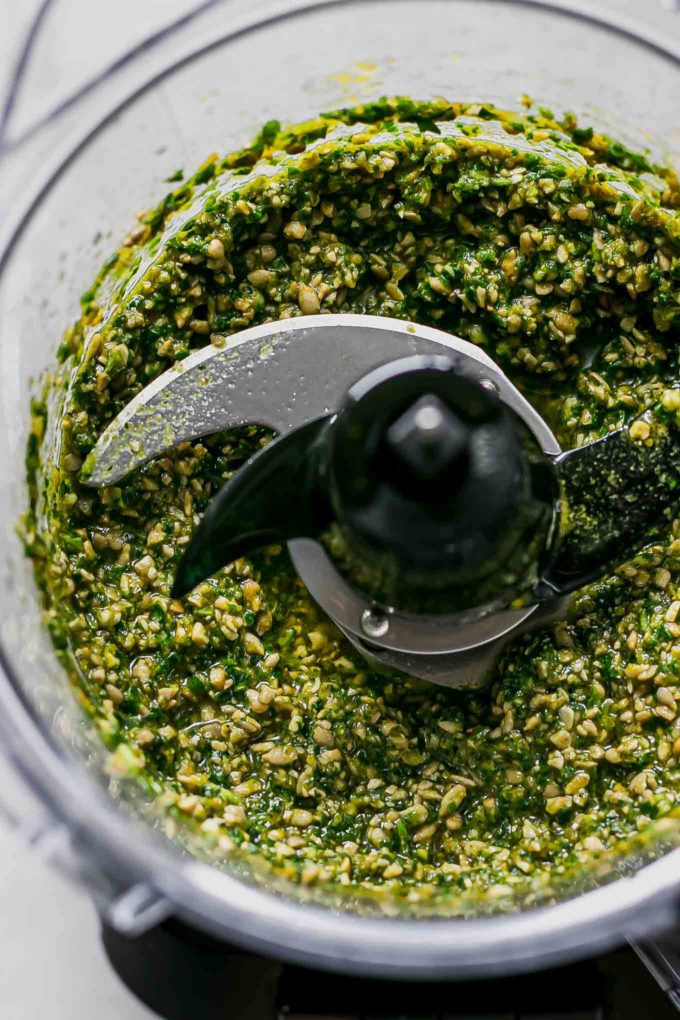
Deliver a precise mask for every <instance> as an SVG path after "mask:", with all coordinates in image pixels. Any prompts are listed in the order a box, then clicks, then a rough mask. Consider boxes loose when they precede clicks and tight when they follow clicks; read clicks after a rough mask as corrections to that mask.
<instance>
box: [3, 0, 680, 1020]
mask: <svg viewBox="0 0 680 1020" xmlns="http://www.w3.org/2000/svg"><path fill="white" fill-rule="evenodd" d="M254 2H257V0H254ZM597 2H598V3H599V4H600V5H601V6H603V7H607V8H609V9H613V10H618V11H620V12H622V13H624V14H625V15H627V16H629V17H635V16H638V17H644V20H645V22H646V23H647V24H649V22H650V21H651V22H654V23H656V24H657V25H658V27H659V28H662V29H663V30H664V31H668V32H674V33H680V14H677V15H673V14H671V13H670V12H669V11H668V10H664V9H663V4H662V3H661V2H660V0H597ZM673 2H674V0H667V3H666V7H667V8H670V7H672V5H673ZM592 3H593V4H594V3H595V0H592ZM678 3H679V4H680V0H678ZM37 6H38V3H37V0H23V2H15V3H13V4H10V2H9V0H0V7H2V11H1V12H0V95H2V93H3V92H4V86H5V82H6V79H7V76H8V68H9V67H10V66H11V64H12V62H13V55H15V53H16V47H17V46H18V44H19V40H21V38H22V36H23V33H24V32H25V30H26V27H27V24H28V23H29V21H30V16H31V13H32V11H33V10H34V9H35V8H36V7H37ZM57 6H58V7H59V8H60V15H62V12H63V17H64V18H66V19H67V21H68V24H69V26H70V30H71V33H72V35H71V37H72V38H73V39H74V40H75V42H74V44H73V45H70V46H69V47H68V66H67V67H64V66H63V65H61V66H60V60H62V59H63V54H64V52H65V50H64V49H63V48H60V47H58V46H56V45H55V46H53V51H52V53H51V56H50V55H49V53H48V54H47V55H46V54H45V50H44V49H41V65H42V66H41V72H42V74H38V75H37V76H36V79H35V80H34V82H33V83H32V88H30V89H28V90H27V92H28V93H29V94H28V95H27V97H26V99H25V101H24V104H23V108H22V111H21V112H22V115H25V116H26V117H27V119H28V118H29V117H30V113H31V112H32V111H39V110H40V108H41V103H42V101H43V100H44V98H45V96H46V94H47V91H48V90H50V91H51V87H52V82H53V75H54V72H55V70H56V71H59V72H60V73H61V77H62V79H63V80H64V81H66V84H67V85H68V84H71V83H77V82H78V80H79V79H80V78H81V77H84V76H85V75H86V74H87V73H88V71H91V70H93V69H94V68H95V66H96V65H95V64H94V63H93V59H96V60H97V61H99V62H101V63H105V62H108V60H109V59H111V58H113V57H115V56H117V55H118V54H119V53H121V52H122V51H123V50H124V49H125V47H126V45H128V44H129V42H131V41H132V38H131V33H136V34H137V36H138V38H141V37H142V36H144V35H146V34H147V33H148V32H150V31H151V30H153V28H154V27H156V26H157V25H160V24H161V23H163V21H164V20H166V21H167V20H169V19H170V18H172V17H173V16H175V15H177V14H179V13H181V12H182V11H184V10H186V9H188V8H190V7H191V6H192V0H116V3H115V4H106V3H102V2H101V0H57ZM74 26H77V32H76V33H75V35H73V32H72V30H73V27H74ZM88 43H90V44H91V45H88ZM43 45H48V46H49V41H48V42H47V44H43ZM93 53H94V54H95V56H94V57H93ZM48 58H49V59H48ZM46 66H47V68H48V71H49V72H50V73H49V74H48V75H47V77H46V76H45V73H44V71H45V67H46ZM0 767H2V763H1V762H0ZM11 782H12V779H11V777H10V778H9V779H8V778H7V777H3V784H4V785H9V784H11ZM0 916H1V917H2V923H1V924H0V1017H2V1020H149V1018H151V1017H153V1016H154V1015H155V1014H152V1013H151V1012H150V1011H149V1010H147V1009H145V1008H143V1007H142V1006H140V1005H139V1003H138V1002H137V1001H136V1000H135V999H134V998H133V997H132V996H131V995H130V994H129V993H128V992H127V990H126V989H125V988H124V987H123V985H122V984H121V983H120V982H119V981H118V979H117V977H116V976H115V975H114V973H113V972H112V970H111V968H110V967H109V966H108V964H107V962H106V959H105V957H104V952H103V950H102V948H101V945H100V941H99V936H98V922H97V917H96V913H95V910H94V908H93V906H92V904H91V903H90V901H89V899H88V897H87V896H86V895H85V893H83V892H82V891H81V890H79V889H77V888H75V887H73V886H72V885H70V884H69V883H68V882H67V881H66V880H65V879H63V878H62V877H61V876H60V875H58V874H56V873H55V872H54V871H53V870H51V869H50V868H48V867H47V866H46V865H45V864H44V863H43V862H42V861H41V860H39V859H38V858H37V856H35V855H34V854H32V853H31V852H30V851H28V850H27V849H26V847H25V846H24V844H23V843H22V842H21V841H20V840H19V839H18V837H17V836H16V835H15V834H14V833H12V832H10V831H8V830H6V829H5V828H4V827H2V826H0Z"/></svg>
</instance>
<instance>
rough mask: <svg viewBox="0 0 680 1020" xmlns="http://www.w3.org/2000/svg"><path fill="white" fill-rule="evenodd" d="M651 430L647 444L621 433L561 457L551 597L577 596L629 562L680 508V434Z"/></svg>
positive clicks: (549, 573) (624, 430)
mask: <svg viewBox="0 0 680 1020" xmlns="http://www.w3.org/2000/svg"><path fill="white" fill-rule="evenodd" d="M646 424H647V423H646ZM648 428H651V431H650V435H649V439H648V440H646V441H640V440H638V439H633V438H632V437H631V431H630V428H622V429H618V430H617V431H616V432H612V433H610V434H609V435H608V436H605V437H604V438H603V439H599V440H598V441H597V442H595V443H589V444H588V445H587V446H581V447H577V448H576V449H574V450H569V451H568V452H567V453H563V454H561V455H560V456H559V457H557V458H556V460H555V467H556V469H557V475H558V478H559V481H560V487H561V490H562V499H563V502H564V515H563V527H564V531H563V534H562V537H561V539H560V543H559V547H558V553H557V558H556V559H555V561H554V562H553V563H552V565H551V566H550V568H549V570H548V571H547V572H546V574H545V575H544V577H543V583H544V584H545V585H546V586H547V591H546V595H548V594H552V596H554V594H555V593H559V594H566V593H567V592H570V591H575V590H576V589H577V588H580V587H581V586H582V585H584V584H587V583H588V582H590V581H593V580H595V578H597V577H601V576H602V575H603V574H605V573H606V572H607V570H608V569H610V568H611V567H613V566H616V565H618V564H620V563H623V562H625V560H626V559H627V558H629V557H630V556H632V555H633V554H634V553H636V552H638V551H639V550H640V549H641V548H642V547H643V546H644V545H645V544H646V543H647V542H649V541H651V540H652V538H653V535H654V532H655V530H656V528H658V527H659V525H660V524H662V523H663V520H664V516H665V515H666V514H667V513H668V512H669V511H670V510H671V509H672V508H673V507H675V506H676V505H677V503H678V498H679V492H680V490H679V489H678V486H679V485H680V435H679V434H678V430H677V428H676V427H675V426H672V425H671V426H668V427H666V426H665V425H662V424H661V423H658V422H654V423H653V424H652V425H651V427H650V426H648ZM538 594H539V598H540V597H541V596H540V593H538Z"/></svg>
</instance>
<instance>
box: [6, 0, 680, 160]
mask: <svg viewBox="0 0 680 1020" xmlns="http://www.w3.org/2000/svg"><path fill="white" fill-rule="evenodd" d="M224 2H226V0H202V2H200V3H198V4H197V5H196V7H194V8H193V9H192V10H190V11H187V12H185V13H184V14H182V15H180V16H179V17H178V18H176V19H175V20H174V21H172V22H171V23H170V24H169V25H163V26H162V27H161V28H160V29H157V30H156V31H154V32H152V33H151V34H150V35H149V36H147V37H146V38H144V39H142V40H141V41H140V42H138V43H136V44H135V45H133V46H132V47H131V48H130V49H129V50H127V51H126V52H125V53H124V54H123V55H122V56H121V57H118V58H116V59H115V60H114V61H113V62H112V63H110V64H109V65H108V66H107V67H105V68H104V70H103V71H101V72H100V73H99V74H97V75H95V76H94V77H93V78H90V79H88V80H87V81H86V82H85V83H84V84H83V85H81V86H79V87H78V88H76V90H75V91H74V92H72V93H70V94H69V95H68V96H67V97H66V99H64V100H62V102H60V103H58V104H57V105H56V106H55V107H53V108H52V109H50V110H48V111H47V113H46V114H44V115H43V116H42V117H39V118H38V120H37V121H35V122H34V123H33V124H31V125H30V127H29V128H27V129H26V130H25V132H24V133H23V134H22V135H20V136H19V138H18V139H16V140H14V141H12V140H10V141H9V142H7V141H6V135H7V129H8V126H9V125H10V123H11V118H12V114H13V111H14V107H15V105H16V100H17V98H18V96H19V95H20V91H21V85H22V81H23V78H24V75H25V73H26V71H27V69H28V67H29V66H30V60H31V56H32V53H33V50H34V48H35V45H36V40H37V39H38V38H39V36H40V31H41V28H42V24H43V21H44V19H45V17H46V16H47V15H48V14H49V12H50V10H51V9H52V7H53V0H42V3H41V4H40V5H39V7H38V9H37V10H36V12H35V14H34V17H33V19H32V21H31V23H30V24H29V27H28V31H27V33H26V36H25V40H24V44H23V46H22V48H21V50H20V53H19V56H18V59H17V61H16V62H15V66H14V70H13V73H12V77H11V79H10V81H9V84H8V87H7V91H6V98H5V102H4V103H3V104H2V106H1V107H0V154H1V153H2V150H3V148H6V149H9V150H10V151H11V150H12V149H15V148H18V147H20V146H21V145H22V144H23V143H24V142H27V141H29V140H30V139H31V138H32V137H33V136H34V135H35V134H37V133H38V132H39V131H40V130H41V129H42V128H43V127H45V126H46V125H47V124H48V123H50V122H51V121H52V120H54V119H56V118H57V117H59V116H61V115H62V114H63V113H65V112H67V111H68V110H69V109H70V108H72V107H73V106H75V105H76V104H77V103H78V102H79V101H80V100H81V99H83V98H85V97H86V96H87V95H89V94H90V93H92V92H93V91H95V90H96V89H97V88H98V87H99V86H100V85H104V84H105V83H106V82H107V81H108V80H109V78H110V77H112V76H113V75H115V74H116V73H117V72H118V71H120V70H122V69H124V68H125V67H127V66H129V65H130V64H132V63H134V61H135V60H136V59H137V58H138V57H140V56H141V55H143V54H144V53H146V52H148V51H149V50H151V49H153V48H154V47H155V46H157V45H158V44H161V43H163V42H164V41H165V40H167V39H168V38H171V37H172V36H174V35H175V34H176V33H177V32H179V31H180V30H181V29H183V28H185V27H186V26H188V25H190V24H191V23H192V22H195V21H197V20H198V19H199V18H200V17H201V16H203V15H204V14H207V13H210V11H211V10H214V9H216V8H217V7H218V6H219V5H220V4H222V3H224ZM353 2H355V0H292V2H291V0H283V5H282V9H280V10H279V9H278V6H279V5H277V4H275V10H274V11H273V12H272V13H271V14H269V15H267V16H266V17H264V18H262V19H261V20H257V19H256V20H255V21H253V22H251V23H250V24H248V25H247V26H245V28H244V29H243V31H245V32H247V31H249V30H251V29H256V28H266V27H267V26H268V25H269V24H273V23H274V22H276V21H278V20H283V19H285V18H288V17H294V16H296V15H298V14H304V13H306V12H307V11H313V10H319V9H323V8H324V7H331V6H336V5H340V4H343V5H344V4H347V3H353ZM374 2H381V0H374ZM494 2H497V3H505V4H514V5H515V6H517V7H529V8H531V7H537V8H539V9H543V10H548V11H553V12H554V13H558V14H563V15H565V16H567V17H572V18H575V19H577V20H578V19H580V20H582V21H585V22H587V23H589V24H592V25H598V26H599V27H602V28H609V29H612V30H613V31H615V32H616V33H617V34H619V35H621V36H622V37H627V38H630V39H632V40H633V41H635V42H638V43H643V44H644V45H645V46H647V47H649V48H650V49H652V50H654V51H655V52H657V53H658V54H659V55H660V56H667V57H669V58H670V59H671V60H674V61H677V60H679V59H680V45H678V46H676V45H674V44H673V43H672V42H671V43H670V45H669V43H668V40H667V39H665V38H663V37H662V36H660V35H658V34H657V33H656V32H650V31H649V30H648V29H647V28H646V27H645V26H644V25H643V23H642V22H638V21H637V20H636V19H633V18H628V17H627V16H624V17H621V16H620V15H618V16H617V17H616V19H615V18H614V16H613V14H612V16H611V17H609V16H608V15H607V14H600V13H595V12H593V10H592V9H591V8H590V7H589V6H588V5H587V4H585V3H580V2H574V0H494ZM238 34H240V33H239V32H238V31H237V30H236V31H232V32H228V33H225V35H224V36H221V37H220V38H219V39H217V40H213V41H212V42H211V43H210V44H208V45H206V46H203V47H199V48H198V49H196V50H195V51H192V52H191V53H190V54H188V55H186V56H185V57H183V58H181V59H180V60H178V61H177V62H176V63H175V64H173V65H170V66H169V67H167V68H165V69H164V70H163V71H161V72H160V73H159V74H157V75H155V76H153V78H151V79H149V80H148V82H147V83H146V85H145V86H142V88H141V89H140V90H139V91H142V90H143V89H144V88H146V87H148V86H149V85H151V84H153V83H155V82H156V81H157V80H159V79H160V78H162V77H164V76H165V74H167V73H168V71H170V70H174V69H176V68H177V67H180V66H182V64H183V63H185V62H187V61H189V60H192V59H193V58H194V57H196V56H199V55H201V54H202V53H204V52H207V51H208V50H210V49H212V48H213V47H214V46H218V45H220V44H221V43H222V42H225V41H226V40H227V39H230V38H234V37H235V36H236V35H238ZM137 94H138V92H137V91H135V92H134V93H133V94H131V96H129V97H128V98H127V99H126V100H124V101H123V102H122V104H121V105H122V106H124V105H126V104H127V102H129V101H130V99H133V98H134V97H135V96H136V95H137Z"/></svg>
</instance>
